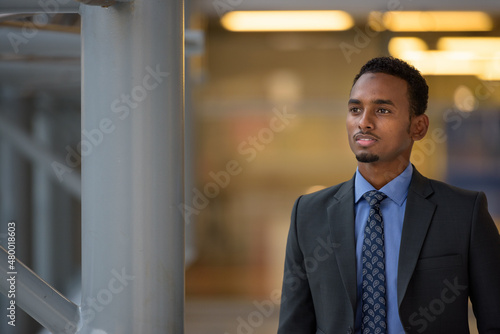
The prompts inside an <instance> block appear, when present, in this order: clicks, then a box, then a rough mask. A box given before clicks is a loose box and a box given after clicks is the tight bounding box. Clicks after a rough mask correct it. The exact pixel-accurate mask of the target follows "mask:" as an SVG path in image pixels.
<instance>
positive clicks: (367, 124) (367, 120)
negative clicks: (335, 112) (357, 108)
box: [358, 110, 374, 131]
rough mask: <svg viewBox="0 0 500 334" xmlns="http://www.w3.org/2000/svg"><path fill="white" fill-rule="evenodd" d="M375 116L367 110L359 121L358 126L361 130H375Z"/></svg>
mask: <svg viewBox="0 0 500 334" xmlns="http://www.w3.org/2000/svg"><path fill="white" fill-rule="evenodd" d="M373 117H374V115H372V113H371V112H370V111H369V110H365V111H364V112H363V113H362V114H361V116H360V118H359V123H358V127H359V128H360V130H363V131H365V130H373V128H374V122H373Z"/></svg>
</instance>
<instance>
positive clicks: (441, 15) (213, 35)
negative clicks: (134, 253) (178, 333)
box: [0, 0, 500, 334]
mask: <svg viewBox="0 0 500 334" xmlns="http://www.w3.org/2000/svg"><path fill="white" fill-rule="evenodd" d="M304 11H306V12H304ZM290 15H296V16H290ZM185 19H186V29H188V30H189V31H190V33H189V34H187V36H186V38H187V39H189V41H190V43H191V44H189V43H188V44H187V49H186V135H187V137H186V162H187V163H186V197H187V198H188V199H189V200H188V201H187V202H186V203H185V206H184V208H183V210H184V213H185V218H186V286H185V289H186V333H187V334H198V333H199V334H202V333H205V334H212V333H214V334H215V333H220V334H229V333H260V334H268V333H275V331H276V328H277V320H278V310H279V302H278V300H279V297H278V296H279V293H280V289H281V280H282V274H283V261H284V250H285V243H286V237H287V232H288V226H289V217H290V212H291V208H292V205H293V203H294V201H295V199H296V198H297V197H298V196H299V195H301V194H304V193H307V192H312V191H315V190H319V189H321V188H323V187H328V186H330V185H334V184H337V183H339V182H341V181H344V180H346V179H349V178H351V177H352V175H353V173H354V171H355V168H356V161H355V159H354V157H353V156H352V153H351V151H350V149H349V146H348V142H347V137H346V131H345V117H346V114H347V100H348V96H349V91H350V88H351V85H352V81H353V78H354V76H355V75H356V74H357V72H358V71H359V69H360V67H361V66H362V65H363V64H364V63H366V61H368V60H369V59H371V58H373V57H376V56H386V55H392V56H396V57H400V58H403V59H405V60H407V61H408V62H410V63H412V64H414V65H415V66H416V67H417V68H418V69H419V70H421V72H422V73H423V74H424V75H425V77H426V79H427V81H428V84H429V87H430V100H429V108H428V111H427V114H428V116H429V118H430V121H431V127H430V131H429V133H428V135H427V137H426V139H424V140H423V141H421V142H419V143H418V144H417V145H416V147H415V149H414V152H413V156H412V162H413V164H414V165H415V166H416V168H417V169H418V170H419V171H420V172H421V173H423V174H424V175H426V176H428V177H431V178H436V179H440V180H444V181H446V182H449V183H451V184H454V185H457V186H460V187H465V188H469V189H473V190H482V191H484V192H486V194H487V196H488V200H489V209H490V212H491V214H492V215H493V216H494V219H495V221H496V222H497V224H499V223H500V205H499V204H500V173H499V170H500V4H498V2H496V1H493V0H476V1H474V2H473V3H471V2H469V1H465V0H461V1H452V0H433V1H431V0H419V1H411V0H401V1H398V0H376V1H370V2H369V4H368V3H367V2H365V1H360V0H354V1H349V2H345V1H331V0H330V1H326V0H310V1H307V2H304V1H296V0H293V1H290V0H288V1H285V0H266V1H264V0H213V1H212V0H203V1H195V0H192V1H186V18H185ZM42 23H43V24H42ZM79 24H80V22H79V16H78V15H77V14H57V15H53V16H51V17H50V20H49V21H43V22H42V20H41V19H38V20H37V16H20V17H18V16H13V15H11V16H9V15H2V16H0V196H1V197H0V221H1V222H7V221H8V220H9V219H12V218H11V217H16V218H15V219H16V220H17V222H18V227H17V230H18V236H19V241H18V242H19V246H18V257H19V258H20V259H21V260H23V261H24V262H25V263H26V264H28V265H29V266H30V267H31V268H33V269H34V271H35V272H37V273H38V274H40V276H41V277H42V278H44V279H45V280H46V281H47V282H49V283H50V284H52V285H53V286H55V287H56V288H57V289H58V290H59V291H61V292H63V294H65V295H70V296H75V297H74V299H75V302H78V300H77V297H76V296H77V295H78V286H79V285H80V282H79V279H80V273H79V268H80V248H81V241H80V213H81V212H80V199H79V195H78V186H72V183H71V182H78V181H79V179H78V175H77V174H78V166H79V161H78V159H79V156H78V154H76V153H75V150H76V145H77V143H78V142H79V141H80V135H81V133H80V65H79V64H80V59H79V55H80V44H79V43H80V41H79ZM26 27H29V29H31V30H28V28H26ZM33 27H35V29H36V31H37V33H36V34H35V35H30V34H29V33H30V32H33V31H34V30H33ZM23 29H24V30H23ZM188 35H189V36H188ZM13 36H14V37H13ZM15 36H17V37H15ZM23 38H24V39H23ZM27 41H29V43H27ZM165 145H168V143H165ZM68 156H69V158H68ZM52 157H63V159H70V161H73V162H74V163H75V166H76V168H75V169H74V171H73V172H71V173H68V174H67V175H65V177H66V176H68V177H69V178H70V181H71V182H65V183H60V182H58V180H57V172H55V169H54V170H53V171H51V170H50V168H49V169H47V167H46V165H47V164H50V162H51V161H53V160H54V159H52ZM66 161H67V160H66ZM44 164H45V165H44ZM54 175H55V176H56V177H54ZM0 226H1V229H0V242H1V244H2V245H3V246H4V247H5V245H6V238H5V237H6V234H5V233H6V224H3V223H2V224H0ZM166 256H168V255H166ZM0 301H1V303H0V304H1V305H0V306H1V308H2V309H3V307H4V303H6V298H4V297H3V296H2V299H1V300H0ZM20 317H23V316H22V315H20ZM473 321H474V320H473V317H472V316H471V322H473ZM1 326H5V324H4V322H3V321H2V322H1V323H0V329H1V330H0V332H1V333H10V332H9V330H10V331H12V328H7V327H5V328H2V327H1ZM38 330H39V328H38V327H37V325H36V323H35V322H34V321H32V320H30V318H29V317H26V316H24V318H22V321H20V325H19V327H18V328H16V329H15V333H35V332H37V331H38ZM12 333H14V332H12Z"/></svg>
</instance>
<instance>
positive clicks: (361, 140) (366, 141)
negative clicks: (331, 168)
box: [354, 133, 378, 147]
mask: <svg viewBox="0 0 500 334" xmlns="http://www.w3.org/2000/svg"><path fill="white" fill-rule="evenodd" d="M354 140H355V141H356V143H357V144H358V145H360V146H363V147H368V146H372V145H374V144H375V143H376V142H377V141H378V138H377V137H375V136H373V135H369V134H363V133H358V134H356V135H355V136H354Z"/></svg>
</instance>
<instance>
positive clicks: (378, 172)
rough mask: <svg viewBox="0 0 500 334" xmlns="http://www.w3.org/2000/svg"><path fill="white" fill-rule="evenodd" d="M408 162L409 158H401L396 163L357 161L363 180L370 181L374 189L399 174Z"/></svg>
mask: <svg viewBox="0 0 500 334" xmlns="http://www.w3.org/2000/svg"><path fill="white" fill-rule="evenodd" d="M409 163H410V160H402V161H399V162H398V163H397V164H388V163H382V162H371V163H363V162H358V169H359V172H360V173H361V175H363V177H364V178H365V180H366V181H368V182H370V184H371V185H372V186H373V187H375V189H377V190H379V189H380V188H382V187H383V186H385V185H386V184H387V183H389V182H391V181H392V180H394V179H395V178H396V177H397V176H398V175H399V174H401V173H402V172H403V171H404V170H405V169H406V167H408V164H409Z"/></svg>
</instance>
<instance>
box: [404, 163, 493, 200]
mask: <svg viewBox="0 0 500 334" xmlns="http://www.w3.org/2000/svg"><path fill="white" fill-rule="evenodd" d="M413 173H414V174H413V177H412V181H411V183H410V191H413V192H415V193H417V194H419V195H421V196H423V197H427V198H429V199H430V200H434V201H436V202H442V201H450V202H451V201H453V202H458V203H460V202H468V203H470V202H472V203H474V202H475V201H477V200H478V199H482V198H485V196H484V193H483V192H480V191H473V190H468V189H463V188H459V187H456V186H453V185H451V184H448V183H446V182H443V181H439V180H434V179H430V178H427V177H425V176H422V175H421V174H420V173H419V172H418V171H417V170H414V172H413Z"/></svg>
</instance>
